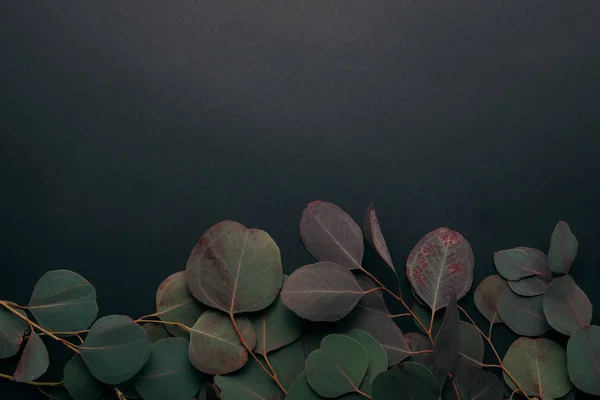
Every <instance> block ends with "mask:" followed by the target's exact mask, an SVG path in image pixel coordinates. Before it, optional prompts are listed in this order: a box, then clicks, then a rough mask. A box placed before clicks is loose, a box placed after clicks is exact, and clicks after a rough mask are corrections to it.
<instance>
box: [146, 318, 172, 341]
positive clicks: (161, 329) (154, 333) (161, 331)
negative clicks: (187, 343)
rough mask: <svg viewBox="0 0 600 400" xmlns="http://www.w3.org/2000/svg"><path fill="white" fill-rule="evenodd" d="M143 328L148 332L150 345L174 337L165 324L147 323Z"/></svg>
mask: <svg viewBox="0 0 600 400" xmlns="http://www.w3.org/2000/svg"><path fill="white" fill-rule="evenodd" d="M142 328H144V330H145V331H146V335H148V339H149V340H150V343H156V342H158V341H159V340H162V339H168V338H170V337H173V336H171V334H170V333H169V331H168V330H167V329H166V328H165V326H164V325H163V324H155V323H152V322H147V323H145V324H144V325H142Z"/></svg>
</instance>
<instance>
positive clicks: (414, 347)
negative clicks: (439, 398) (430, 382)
mask: <svg viewBox="0 0 600 400" xmlns="http://www.w3.org/2000/svg"><path fill="white" fill-rule="evenodd" d="M404 339H405V340H406V344H407V345H408V348H409V349H410V351H411V352H413V353H418V352H421V353H420V354H412V355H411V359H412V361H414V362H416V363H419V364H422V365H424V366H425V367H426V368H427V369H428V370H429V371H430V372H431V373H432V374H433V376H435V379H436V380H437V381H438V382H439V384H440V387H441V386H443V384H444V382H445V381H446V377H447V372H446V371H444V370H442V369H439V368H438V367H436V366H435V364H434V362H433V345H432V344H431V341H430V340H429V339H428V338H427V337H426V336H425V335H422V334H420V333H416V332H410V333H406V334H404ZM425 350H429V352H428V353H423V351H425Z"/></svg>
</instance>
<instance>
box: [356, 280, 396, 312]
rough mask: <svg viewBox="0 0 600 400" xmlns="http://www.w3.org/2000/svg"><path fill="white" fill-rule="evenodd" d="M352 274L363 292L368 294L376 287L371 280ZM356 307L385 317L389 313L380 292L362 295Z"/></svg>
mask: <svg viewBox="0 0 600 400" xmlns="http://www.w3.org/2000/svg"><path fill="white" fill-rule="evenodd" d="M353 274H354V278H356V282H357V283H358V285H359V286H360V287H361V288H362V290H364V291H365V292H368V291H370V290H372V289H375V288H376V287H377V285H376V284H375V282H373V281H372V280H371V278H369V277H367V276H365V275H363V274H361V273H353ZM356 307H357V308H362V309H365V310H368V311H371V312H375V313H379V314H382V315H385V316H386V317H389V316H390V311H389V310H388V307H387V304H386V302H385V299H384V298H383V292H382V291H381V290H377V291H374V292H370V293H367V294H365V295H363V296H362V297H361V298H360V300H359V301H358V304H357V305H356Z"/></svg>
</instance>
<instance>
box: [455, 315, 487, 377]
mask: <svg viewBox="0 0 600 400" xmlns="http://www.w3.org/2000/svg"><path fill="white" fill-rule="evenodd" d="M484 351H485V345H484V343H483V339H482V338H481V334H480V333H479V331H478V330H477V328H476V327H475V325H473V324H471V323H468V322H465V321H460V322H459V324H458V353H459V356H461V357H460V358H459V359H458V362H459V363H460V364H471V365H475V366H479V364H478V363H481V362H483V354H484Z"/></svg>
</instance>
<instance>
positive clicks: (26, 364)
mask: <svg viewBox="0 0 600 400" xmlns="http://www.w3.org/2000/svg"><path fill="white" fill-rule="evenodd" d="M49 364H50V362H49V360H48V350H47V349H46V345H45V344H44V342H43V341H42V339H40V337H39V336H38V335H37V333H35V332H33V331H32V332H31V335H30V336H29V340H28V341H27V344H26V345H25V350H23V354H22V355H21V360H20V361H19V364H18V365H17V369H16V370H15V373H14V374H13V379H14V380H15V381H17V382H31V381H33V380H36V379H37V378H39V377H40V376H42V375H43V374H44V372H46V370H47V369H48V365H49Z"/></svg>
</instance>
